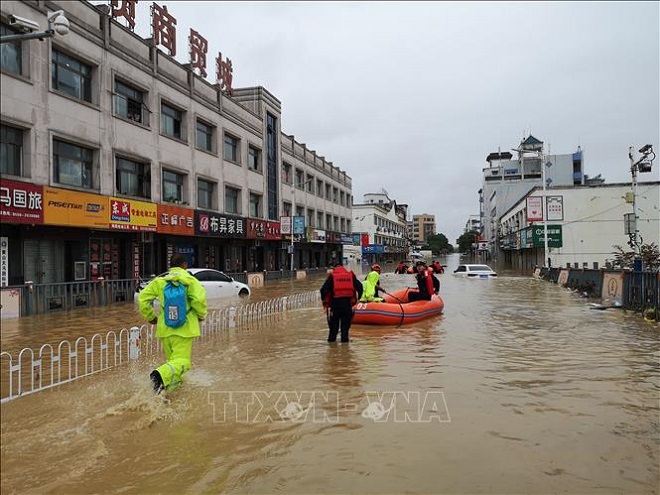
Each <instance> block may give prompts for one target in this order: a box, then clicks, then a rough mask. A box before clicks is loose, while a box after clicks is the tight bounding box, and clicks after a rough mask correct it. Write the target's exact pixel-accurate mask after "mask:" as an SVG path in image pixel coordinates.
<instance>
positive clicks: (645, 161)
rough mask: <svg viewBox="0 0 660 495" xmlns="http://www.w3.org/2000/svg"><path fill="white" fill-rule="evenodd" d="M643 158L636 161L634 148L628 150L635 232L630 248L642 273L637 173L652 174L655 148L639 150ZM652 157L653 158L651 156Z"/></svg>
mask: <svg viewBox="0 0 660 495" xmlns="http://www.w3.org/2000/svg"><path fill="white" fill-rule="evenodd" d="M639 152H640V153H641V154H642V157H641V158H640V159H639V160H637V161H635V158H634V150H633V147H632V146H630V147H629V148H628V158H629V159H630V175H631V176H632V193H633V198H632V199H633V201H632V205H633V232H632V237H633V238H632V240H631V243H629V244H632V245H631V246H630V247H631V248H633V251H634V252H635V261H634V270H635V271H642V270H643V266H642V265H643V263H642V238H641V236H640V234H639V213H638V209H637V173H638V172H639V173H645V172H650V171H651V168H652V167H653V160H655V153H654V152H653V146H652V145H650V144H646V145H644V146H642V147H641V148H640V149H639ZM651 155H652V156H651Z"/></svg>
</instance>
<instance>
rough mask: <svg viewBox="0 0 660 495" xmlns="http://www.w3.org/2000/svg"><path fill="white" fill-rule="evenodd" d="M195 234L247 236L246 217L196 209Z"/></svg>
mask: <svg viewBox="0 0 660 495" xmlns="http://www.w3.org/2000/svg"><path fill="white" fill-rule="evenodd" d="M195 234H196V235H208V236H214V237H233V238H245V235H246V223H245V218H243V217H236V216H233V215H225V214H222V213H214V212H207V211H200V210H195Z"/></svg>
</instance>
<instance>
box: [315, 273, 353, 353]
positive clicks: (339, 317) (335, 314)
mask: <svg viewBox="0 0 660 495" xmlns="http://www.w3.org/2000/svg"><path fill="white" fill-rule="evenodd" d="M360 297H362V284H361V283H360V281H359V280H358V279H357V277H356V276H355V274H354V273H353V272H352V271H350V270H346V268H344V266H343V265H341V264H340V263H335V264H334V268H333V270H332V273H330V275H328V278H327V279H326V281H325V282H324V284H323V286H322V287H321V299H322V300H323V307H324V308H325V309H326V311H327V314H328V328H329V330H330V333H328V342H336V341H337V333H339V329H340V327H341V342H348V331H349V329H350V328H351V321H352V320H353V305H354V304H355V303H356V302H357V300H358V299H360Z"/></svg>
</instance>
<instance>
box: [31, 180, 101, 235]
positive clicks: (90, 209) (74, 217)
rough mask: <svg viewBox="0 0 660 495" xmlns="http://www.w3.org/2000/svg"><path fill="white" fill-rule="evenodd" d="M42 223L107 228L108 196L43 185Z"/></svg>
mask: <svg viewBox="0 0 660 495" xmlns="http://www.w3.org/2000/svg"><path fill="white" fill-rule="evenodd" d="M44 223H45V224H49V225H69V226H72V227H94V228H98V229H107V228H108V224H109V223H110V216H109V212H108V197H107V196H101V195H99V194H89V193H84V192H78V191H70V190H68V189H57V188H55V187H44Z"/></svg>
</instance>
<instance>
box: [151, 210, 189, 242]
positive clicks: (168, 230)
mask: <svg viewBox="0 0 660 495" xmlns="http://www.w3.org/2000/svg"><path fill="white" fill-rule="evenodd" d="M157 211H158V220H157V224H158V225H157V227H156V230H157V232H158V233H159V234H175V235H194V234H195V211H194V210H191V209H190V208H183V207H181V206H174V205H165V204H159V205H158V208H157Z"/></svg>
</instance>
